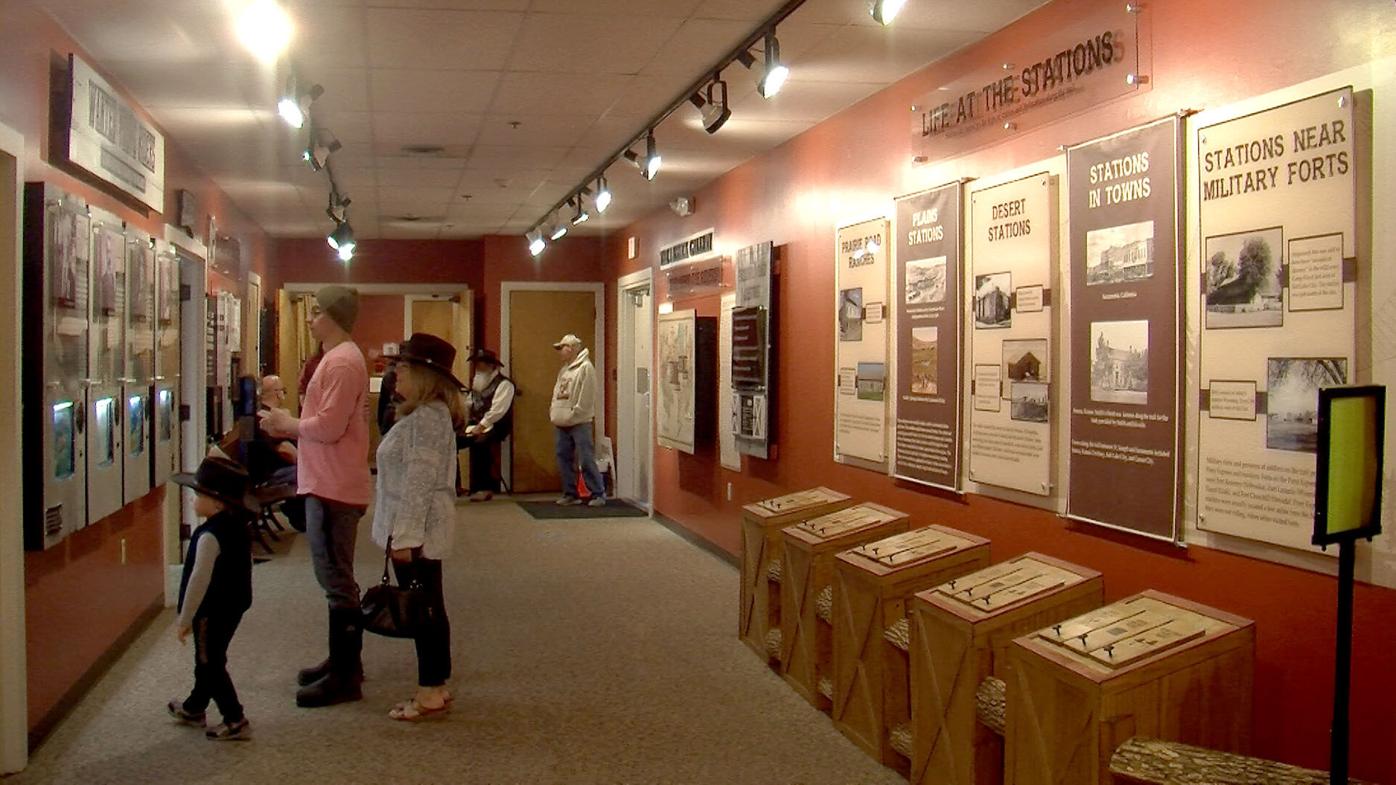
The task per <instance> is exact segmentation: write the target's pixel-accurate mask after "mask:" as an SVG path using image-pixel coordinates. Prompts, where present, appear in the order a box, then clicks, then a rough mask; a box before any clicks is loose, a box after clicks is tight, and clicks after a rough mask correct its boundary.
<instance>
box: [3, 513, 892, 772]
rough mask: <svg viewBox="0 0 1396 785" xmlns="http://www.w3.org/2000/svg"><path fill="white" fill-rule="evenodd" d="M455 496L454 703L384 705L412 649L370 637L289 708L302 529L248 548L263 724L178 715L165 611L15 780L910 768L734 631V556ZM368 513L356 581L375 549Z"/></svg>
mask: <svg viewBox="0 0 1396 785" xmlns="http://www.w3.org/2000/svg"><path fill="white" fill-rule="evenodd" d="M457 514H458V527H459V528H458V529H457V532H456V540H455V547H454V553H453V557H452V558H451V560H450V561H448V562H446V564H445V566H446V572H447V577H446V603H447V608H448V610H449V612H450V614H451V624H452V637H453V640H452V647H453V659H454V663H455V676H454V678H453V679H452V686H453V687H454V690H455V694H456V701H455V708H454V710H453V711H452V713H451V714H450V715H448V716H447V717H446V718H444V719H441V720H433V721H428V722H421V723H417V724H410V723H400V722H394V721H392V720H389V719H388V718H387V716H386V715H387V712H388V709H389V708H390V707H391V706H392V705H393V704H394V703H395V702H397V701H400V700H403V699H405V698H407V697H409V696H410V695H411V690H412V687H413V685H414V678H415V658H414V656H413V652H412V646H411V644H410V643H409V642H406V641H397V640H389V639H385V638H379V637H375V636H367V639H366V641H365V645H364V667H365V670H366V675H367V681H366V683H365V684H364V700H363V701H360V702H357V703H350V704H345V705H341V706H335V707H331V708H327V709H298V708H296V707H295V705H294V701H293V695H294V692H295V684H294V678H295V671H296V669H297V668H299V667H301V666H304V665H307V664H310V663H312V662H313V661H316V660H318V659H319V658H320V657H321V656H322V655H323V653H324V645H323V642H322V639H323V637H324V626H325V622H324V619H323V614H324V604H323V599H322V597H321V595H320V592H319V589H318V587H317V586H316V585H315V581H314V578H313V577H312V575H311V570H310V563H309V560H310V557H309V548H308V546H307V543H306V541H305V538H304V537H293V538H291V540H290V541H289V542H285V543H283V544H282V545H281V546H280V548H279V553H278V555H276V556H275V557H274V558H273V559H272V560H271V561H268V562H266V563H264V564H260V565H258V566H257V567H256V569H255V571H254V581H255V595H256V596H255V600H254V605H253V608H252V610H251V611H250V612H249V613H248V615H247V616H246V617H245V619H244V621H243V624H242V627H241V628H240V630H239V631H238V635H237V637H236V639H235V640H234V641H233V646H232V650H231V652H230V654H229V660H230V665H231V667H230V670H231V673H232V676H233V680H234V682H235V683H236V685H237V688H238V690H239V693H240V697H241V699H242V701H243V703H244V704H245V705H246V707H247V714H248V717H249V719H251V721H252V726H253V739H252V740H251V741H249V742H246V743H217V742H210V741H207V740H205V739H204V738H203V734H202V733H200V732H198V731H196V730H193V729H190V728H186V727H181V726H179V725H176V724H175V723H174V722H173V721H172V720H171V719H170V718H169V717H168V716H167V715H166V713H165V708H164V705H165V702H166V701H167V700H168V699H169V698H171V697H174V696H175V695H176V694H181V695H182V694H183V692H184V691H187V689H188V687H189V685H190V683H191V671H192V662H191V654H190V649H189V648H187V647H181V646H180V645H179V644H178V643H177V642H176V640H175V636H174V615H173V612H172V611H169V610H166V611H165V612H163V613H162V614H161V615H160V616H159V617H158V618H157V619H156V620H155V621H154V622H153V623H152V624H151V625H150V626H149V627H148V628H147V629H146V630H145V631H144V632H143V634H142V635H141V636H140V637H139V638H138V639H137V641H136V642H135V643H134V644H133V645H132V646H131V647H130V648H129V649H128V650H127V651H126V653H125V655H124V656H122V657H121V658H120V659H119V660H118V661H117V662H116V663H115V665H114V666H113V667H112V668H111V670H110V671H109V672H108V673H107V674H106V675H105V676H104V677H103V678H102V679H101V680H100V681H99V682H98V684H97V685H96V686H95V687H94V688H93V689H92V690H91V691H90V692H89V693H88V694H87V695H86V696H85V697H84V698H83V699H82V700H81V702H80V703H79V704H78V705H77V706H76V707H75V708H74V710H73V711H72V713H71V714H70V715H69V716H68V718H67V719H66V720H64V721H63V722H62V723H60V724H59V726H58V727H57V728H56V730H55V731H54V732H53V734H52V735H51V736H50V737H49V738H48V739H47V740H46V741H45V742H44V743H43V744H42V745H41V746H40V747H39V748H38V750H37V751H36V752H35V753H34V755H33V757H32V759H31V762H30V765H29V768H28V769H27V770H26V771H24V772H23V773H21V774H19V775H16V776H14V777H11V778H7V779H6V780H5V782H6V785H28V784H29V783H84V785H96V784H97V783H150V784H152V785H153V784H156V783H292V782H324V783H343V784H344V785H351V784H353V783H367V784H371V785H407V784H411V783H420V784H421V785H427V784H428V783H433V784H434V783H489V784H490V785H505V784H506V783H523V784H526V785H547V784H549V783H568V784H569V785H575V784H579V783H598V784H599V783H607V784H608V785H609V784H612V783H635V784H636V785H640V784H641V783H643V784H644V785H659V784H660V783H673V784H674V785H679V784H681V783H682V784H688V783H715V784H716V783H722V784H723V785H727V784H728V783H730V784H732V785H738V784H740V783H750V784H751V785H788V784H790V783H801V784H802V785H818V784H819V783H828V784H829V785H851V784H853V783H859V784H861V783H869V784H872V783H889V784H890V783H897V782H903V780H901V779H900V778H899V777H897V776H896V774H894V773H893V772H892V771H891V770H890V769H885V768H882V767H881V766H880V765H879V764H877V763H875V762H874V761H872V760H871V759H870V758H868V757H867V756H866V755H864V754H863V753H862V752H861V751H859V750H858V749H857V748H856V747H854V745H853V744H852V743H851V742H849V741H847V740H846V739H844V738H843V737H842V736H841V735H840V734H839V733H838V731H837V730H835V729H834V726H833V725H832V724H831V723H830V722H829V720H828V719H827V718H826V717H824V716H823V715H821V714H819V713H818V712H816V711H815V710H814V709H813V708H811V707H810V706H809V705H807V704H806V703H805V702H804V701H803V700H802V699H801V698H799V697H798V696H797V695H796V694H795V692H794V691H793V690H791V689H790V688H788V687H787V686H786V685H785V684H783V683H782V682H781V680H780V679H779V677H777V676H776V675H775V674H774V673H772V672H770V671H768V670H767V669H766V668H765V667H764V666H763V665H762V664H761V663H760V662H758V661H757V659H756V658H755V657H753V656H752V654H751V652H750V651H749V650H747V649H746V648H745V647H744V646H743V645H742V644H741V643H740V642H738V640H737V636H736V624H735V619H736V613H735V611H736V608H735V606H736V602H737V572H736V570H735V568H734V567H733V566H731V565H730V564H728V563H727V562H726V561H724V560H721V559H719V558H717V557H715V556H714V555H712V554H711V553H709V552H707V551H705V550H703V549H701V548H699V547H697V546H695V545H693V544H691V543H689V542H687V541H686V540H684V539H682V538H680V537H678V536H677V535H675V534H673V533H672V532H670V531H669V530H668V529H666V528H665V527H664V526H662V525H660V524H658V523H656V522H654V521H651V520H648V519H644V518H608V519H590V520H586V519H574V520H561V521H535V520H533V519H532V518H531V517H529V516H528V515H527V514H526V513H525V512H523V510H522V509H520V508H519V507H518V506H517V505H515V504H513V503H510V502H505V501H495V502H491V503H488V504H472V505H460V506H458V507H457ZM368 526H369V521H368V519H367V518H365V520H364V521H363V522H362V524H361V528H360V537H359V548H358V559H357V568H356V571H357V575H358V577H359V581H360V584H361V585H367V584H369V583H371V582H372V581H374V580H376V579H377V576H378V574H379V570H380V569H381V565H382V553H381V551H377V550H376V548H375V546H374V545H373V544H372V542H371V541H370V540H369V539H368V536H367V533H368ZM214 714H215V712H214V711H213V710H212V708H211V709H210V715H211V717H212V715H214Z"/></svg>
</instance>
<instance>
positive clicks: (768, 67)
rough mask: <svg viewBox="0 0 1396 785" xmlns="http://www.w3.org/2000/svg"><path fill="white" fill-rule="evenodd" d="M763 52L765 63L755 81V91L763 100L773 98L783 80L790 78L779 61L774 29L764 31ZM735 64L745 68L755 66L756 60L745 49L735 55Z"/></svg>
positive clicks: (787, 70) (783, 83) (788, 70)
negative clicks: (737, 63) (764, 53)
mask: <svg viewBox="0 0 1396 785" xmlns="http://www.w3.org/2000/svg"><path fill="white" fill-rule="evenodd" d="M765 52H766V62H765V64H764V66H763V67H762V69H761V76H760V78H759V79H757V80H756V90H757V91H758V92H759V93H761V95H762V97H764V98H774V97H775V95H776V93H779V92H780V88H781V87H782V86H784V85H785V80H786V79H788V78H790V69H789V68H788V67H786V65H785V63H782V62H781V60H780V41H779V40H778V39H777V38H776V31H775V29H774V28H772V29H770V30H767V31H766V38H765ZM737 62H739V63H741V64H742V65H744V66H746V67H747V68H754V67H755V66H756V58H755V57H752V56H751V52H748V51H746V50H745V49H743V50H742V51H740V52H738V53H737Z"/></svg>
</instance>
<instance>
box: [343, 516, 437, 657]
mask: <svg viewBox="0 0 1396 785" xmlns="http://www.w3.org/2000/svg"><path fill="white" fill-rule="evenodd" d="M392 552H393V540H392V538H391V537H389V538H388V545H387V546H386V547H385V548H384V549H383V579H382V580H381V581H379V582H378V585H377V586H373V587H371V588H369V590H368V591H366V592H364V596H363V599H362V600H361V601H360V603H359V610H360V612H361V613H362V614H363V628H364V629H365V630H368V631H369V632H371V633H374V634H375V635H383V636H385V637H388V638H415V637H417V633H418V631H420V630H421V629H422V628H423V627H425V626H426V624H427V623H428V622H429V621H430V620H431V607H430V606H429V604H428V603H427V598H426V592H425V591H424V590H423V589H422V586H421V584H419V583H417V581H415V580H412V581H408V583H407V585H406V586H395V585H393V582H392V580H391V579H390V578H389V576H388V562H389V559H390V558H391V556H392Z"/></svg>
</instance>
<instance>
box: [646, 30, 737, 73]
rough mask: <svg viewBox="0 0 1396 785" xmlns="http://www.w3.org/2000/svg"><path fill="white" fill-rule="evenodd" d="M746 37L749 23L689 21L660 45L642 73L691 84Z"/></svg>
mask: <svg viewBox="0 0 1396 785" xmlns="http://www.w3.org/2000/svg"><path fill="white" fill-rule="evenodd" d="M750 34H751V24H750V23H749V22H740V21H733V20H727V19H689V20H687V21H685V22H684V23H683V25H682V26H681V27H679V29H678V30H677V31H676V32H675V33H674V35H673V36H672V37H670V39H669V40H668V41H665V42H664V46H663V47H662V48H661V49H660V51H659V54H658V55H656V56H655V58H654V60H653V61H651V62H650V63H648V64H646V68H645V69H644V71H643V73H653V74H678V75H681V76H683V77H685V78H686V79H687V80H688V81H689V82H693V81H695V80H696V79H697V78H698V77H699V76H700V75H701V74H703V73H704V72H706V71H707V70H708V69H710V68H712V66H713V64H714V63H716V62H717V61H718V60H719V59H721V58H722V57H723V56H725V55H726V54H727V52H728V51H730V50H731V49H732V48H733V47H736V46H737V45H738V44H740V43H741V42H742V41H743V40H744V39H746V37H747V36H749V35H750Z"/></svg>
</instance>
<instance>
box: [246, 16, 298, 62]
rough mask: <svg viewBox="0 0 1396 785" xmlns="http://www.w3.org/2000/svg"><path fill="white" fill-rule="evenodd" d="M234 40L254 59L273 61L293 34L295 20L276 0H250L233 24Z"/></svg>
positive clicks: (279, 55)
mask: <svg viewBox="0 0 1396 785" xmlns="http://www.w3.org/2000/svg"><path fill="white" fill-rule="evenodd" d="M235 27H236V29H237V37H238V40H239V41H241V42H242V45H243V46H245V47H247V50H248V51H250V52H251V53H252V56H253V57H255V58H257V61H258V62H261V63H265V64H268V65H270V64H271V63H275V62H276V61H277V59H278V58H280V57H281V55H282V54H284V53H285V52H286V48H287V47H288V46H290V45H291V38H292V37H293V36H295V34H296V26H295V23H294V22H292V21H291V17H290V15H289V14H287V13H286V9H284V8H282V7H281V4H280V3H278V2H276V0H252V2H251V3H249V4H248V5H247V7H246V8H244V9H242V13H240V14H238V18H237V22H236V24H235Z"/></svg>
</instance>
